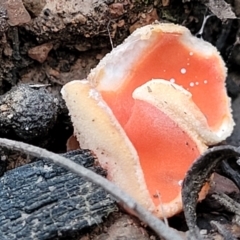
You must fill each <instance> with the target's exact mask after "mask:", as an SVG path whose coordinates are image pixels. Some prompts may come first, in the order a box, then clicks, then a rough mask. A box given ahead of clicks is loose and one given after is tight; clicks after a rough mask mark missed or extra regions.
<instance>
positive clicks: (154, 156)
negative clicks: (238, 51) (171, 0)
mask: <svg viewBox="0 0 240 240" xmlns="http://www.w3.org/2000/svg"><path fill="white" fill-rule="evenodd" d="M225 77H226V69H225V66H224V63H223V61H222V59H221V57H220V56H219V54H218V52H217V50H216V49H215V48H214V47H213V46H211V45H210V44H209V43H206V42H204V41H202V40H200V39H197V38H195V37H193V36H192V35H191V34H190V32H189V31H188V30H187V29H186V28H184V27H182V26H178V25H174V24H154V25H149V26H145V27H143V28H140V29H138V30H136V31H135V32H134V33H133V34H132V35H130V36H129V37H128V38H127V39H126V40H125V42H124V43H123V44H122V45H119V46H118V47H117V48H115V49H113V51H112V52H111V53H109V54H108V55H106V56H105V57H104V58H103V59H102V60H101V61H100V63H99V64H98V66H97V67H96V68H95V69H93V70H92V71H91V73H90V74H89V76H88V78H87V80H83V81H72V82H70V83H68V84H66V85H65V86H64V88H63V90H62V94H63V97H64V99H65V101H66V104H67V107H68V109H69V112H70V115H71V119H72V122H73V125H74V131H75V135H76V137H77V139H78V141H79V143H80V146H81V147H82V148H89V149H91V150H93V151H94V152H95V153H96V155H97V157H98V159H99V162H100V164H101V165H102V166H103V167H104V168H106V169H107V170H108V178H109V179H110V180H111V181H113V182H115V183H116V184H117V185H119V186H120V187H121V188H122V189H124V190H125V191H126V192H128V193H129V194H130V195H131V196H132V197H134V198H135V199H136V200H138V201H139V202H140V203H141V204H142V205H143V206H145V207H146V208H148V209H149V210H151V211H152V212H153V213H155V214H156V215H157V216H159V217H164V216H165V217H170V216H172V215H174V214H176V213H177V212H179V211H181V209H182V202H181V196H180V190H181V181H182V180H183V178H184V175H185V173H186V171H187V170H188V168H189V167H190V166H191V164H192V162H193V161H194V159H196V158H197V157H198V156H199V155H200V154H201V153H203V152H204V151H205V150H206V149H207V146H208V145H213V144H216V143H218V142H220V141H222V140H224V139H225V138H226V137H227V136H229V135H230V134H231V132H232V129H233V125H234V123H233V120H232V116H231V110H230V103H229V99H228V97H227V95H226V89H225ZM207 189H208V185H205V187H204V188H203V189H202V192H201V194H200V195H201V196H200V198H204V196H205V194H206V192H207Z"/></svg>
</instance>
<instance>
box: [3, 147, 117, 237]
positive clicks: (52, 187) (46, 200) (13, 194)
mask: <svg viewBox="0 0 240 240" xmlns="http://www.w3.org/2000/svg"><path fill="white" fill-rule="evenodd" d="M64 156H65V157H69V158H70V159H71V160H73V161H75V162H77V163H79V164H81V165H84V166H85V167H88V168H90V169H92V170H94V171H95V172H98V173H101V174H104V171H103V170H102V169H101V168H99V167H96V166H95V167H94V166H93V164H94V157H93V155H92V153H91V152H90V151H89V150H78V151H73V152H69V153H67V154H65V155H64ZM0 188H1V192H0V239H1V240H7V239H12V240H14V239H18V240H31V239H38V240H44V239H50V238H55V237H58V236H71V234H73V233H74V232H76V231H80V230H82V229H84V228H86V227H89V226H92V225H94V224H99V223H100V222H102V218H103V217H104V216H107V215H108V214H109V213H111V212H112V211H114V210H116V205H115V203H114V201H113V199H111V198H110V196H109V194H107V193H106V192H105V191H104V190H103V189H102V188H101V187H99V186H96V185H95V184H93V183H91V182H88V181H86V180H85V179H84V178H81V177H78V176H77V175H76V174H73V173H71V172H69V171H67V170H65V169H63V168H61V167H59V166H57V165H54V164H53V163H51V162H50V161H48V160H45V159H41V160H38V161H36V162H34V163H31V164H27V165H24V166H22V167H19V168H16V169H14V170H11V171H8V172H6V173H5V174H4V176H3V177H2V178H0Z"/></svg>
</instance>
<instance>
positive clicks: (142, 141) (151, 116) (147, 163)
mask: <svg viewBox="0 0 240 240" xmlns="http://www.w3.org/2000/svg"><path fill="white" fill-rule="evenodd" d="M124 129H125V131H126V133H127V135H128V137H129V139H130V140H131V142H132V143H133V145H134V147H135V148H136V150H137V152H138V155H139V159H140V164H141V167H142V170H143V174H144V178H145V181H146V185H147V188H148V190H149V193H150V195H151V198H152V200H153V202H154V203H155V205H156V206H158V205H159V204H160V203H167V202H169V201H171V200H173V199H174V198H176V197H177V195H178V194H179V192H180V189H181V181H182V180H183V179H184V176H185V174H186V171H187V170H188V169H189V166H190V165H191V164H192V162H193V161H194V159H196V157H198V156H199V155H200V153H199V150H198V148H197V146H196V144H195V143H194V141H193V140H192V139H191V138H190V137H189V136H188V134H187V133H185V132H184V131H183V130H182V129H181V128H180V127H179V126H178V125H177V124H176V123H175V122H174V121H173V120H171V119H170V118H169V117H168V116H166V115H165V114H164V113H163V112H161V111H160V110H159V109H157V108H156V107H154V106H153V105H151V104H149V103H146V102H143V101H140V100H135V104H134V106H133V112H132V115H131V117H130V119H129V121H128V123H127V124H126V126H125V128H124ZM173 133H174V134H173ZM158 195H160V196H161V199H159V198H158V197H157V196H158Z"/></svg>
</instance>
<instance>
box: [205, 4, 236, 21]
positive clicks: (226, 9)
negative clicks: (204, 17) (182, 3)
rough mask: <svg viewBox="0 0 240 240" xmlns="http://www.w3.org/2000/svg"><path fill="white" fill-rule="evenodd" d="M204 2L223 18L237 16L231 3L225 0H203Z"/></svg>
mask: <svg viewBox="0 0 240 240" xmlns="http://www.w3.org/2000/svg"><path fill="white" fill-rule="evenodd" d="M202 2H203V4H205V5H206V6H207V7H208V8H209V9H210V10H211V12H212V13H213V14H215V15H216V16H217V17H218V18H220V19H221V20H223V19H235V18H237V17H236V15H235V13H234V12H233V11H232V9H231V5H230V4H228V3H226V2H225V1H224V0H202Z"/></svg>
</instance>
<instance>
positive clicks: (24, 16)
mask: <svg viewBox="0 0 240 240" xmlns="http://www.w3.org/2000/svg"><path fill="white" fill-rule="evenodd" d="M3 5H4V7H5V8H6V9H7V14H8V20H7V21H8V24H9V25H10V26H19V25H22V24H24V23H28V22H30V21H31V17H30V15H29V13H28V11H27V10H26V8H25V7H24V5H23V3H22V1H21V0H8V1H5V3H4V4H3Z"/></svg>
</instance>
